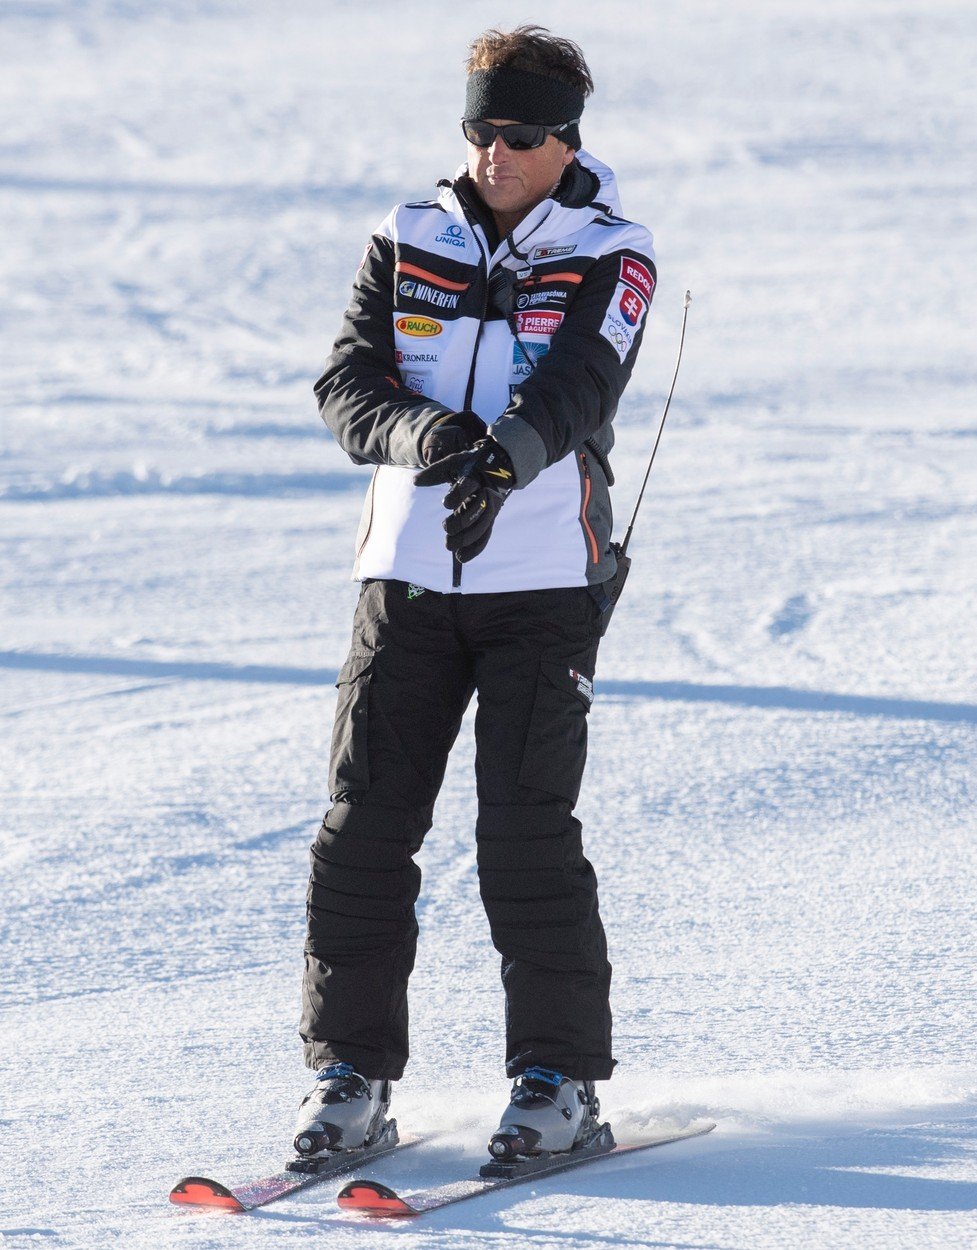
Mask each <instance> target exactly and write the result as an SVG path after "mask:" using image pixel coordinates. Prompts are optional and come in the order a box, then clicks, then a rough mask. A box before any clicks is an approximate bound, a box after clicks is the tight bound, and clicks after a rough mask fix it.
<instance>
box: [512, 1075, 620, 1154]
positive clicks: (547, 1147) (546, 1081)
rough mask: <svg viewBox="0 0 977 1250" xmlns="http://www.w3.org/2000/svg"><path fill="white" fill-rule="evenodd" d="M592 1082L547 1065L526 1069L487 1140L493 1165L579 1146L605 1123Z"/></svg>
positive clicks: (593, 1138)
mask: <svg viewBox="0 0 977 1250" xmlns="http://www.w3.org/2000/svg"><path fill="white" fill-rule="evenodd" d="M599 1115H600V1103H599V1102H598V1101H597V1096H596V1094H595V1093H594V1083H593V1081H574V1080H571V1078H570V1077H567V1076H563V1075H562V1074H561V1073H560V1072H554V1071H553V1070H552V1069H551V1068H528V1069H527V1070H526V1071H525V1072H524V1073H523V1074H522V1076H518V1077H516V1080H515V1083H514V1084H513V1086H512V1093H511V1095H510V1099H509V1105H508V1107H506V1109H505V1111H504V1112H503V1113H502V1121H501V1123H500V1124H499V1127H498V1128H497V1129H496V1131H495V1132H494V1133H493V1134H492V1138H491V1140H490V1141H489V1145H488V1148H489V1154H490V1155H491V1156H492V1158H493V1159H494V1160H495V1161H496V1162H497V1163H509V1162H511V1161H512V1160H515V1159H518V1158H524V1157H527V1156H528V1157H534V1156H539V1155H548V1154H557V1153H562V1152H564V1151H568V1150H579V1149H580V1148H581V1147H583V1146H587V1145H590V1144H591V1143H592V1142H594V1141H595V1140H596V1139H597V1137H598V1136H599V1135H600V1134H601V1132H602V1130H603V1129H607V1132H608V1135H609V1134H610V1129H609V1126H607V1125H600V1124H598V1122H597V1117H598V1116H599Z"/></svg>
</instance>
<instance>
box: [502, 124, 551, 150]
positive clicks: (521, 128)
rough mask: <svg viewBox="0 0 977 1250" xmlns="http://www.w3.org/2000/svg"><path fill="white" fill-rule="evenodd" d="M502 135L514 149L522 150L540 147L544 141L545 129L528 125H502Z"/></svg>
mask: <svg viewBox="0 0 977 1250" xmlns="http://www.w3.org/2000/svg"><path fill="white" fill-rule="evenodd" d="M502 136H503V138H504V139H505V141H506V143H508V145H509V147H510V148H512V149H513V150H514V151H516V152H524V151H526V149H527V148H538V147H541V146H542V144H543V143H545V142H546V129H545V127H543V126H530V125H515V126H503V127H502Z"/></svg>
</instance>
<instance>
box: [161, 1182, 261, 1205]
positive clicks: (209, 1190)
mask: <svg viewBox="0 0 977 1250" xmlns="http://www.w3.org/2000/svg"><path fill="white" fill-rule="evenodd" d="M170 1202H176V1203H180V1204H182V1205H184V1206H188V1207H220V1208H221V1210H223V1211H243V1210H244V1209H245V1208H244V1207H243V1206H241V1204H240V1202H238V1200H237V1199H236V1198H235V1197H234V1195H233V1194H232V1193H231V1191H230V1190H229V1189H228V1188H226V1186H224V1185H221V1184H220V1182H219V1181H210V1180H208V1179H207V1178H206V1177H205V1176H185V1177H184V1178H183V1180H182V1181H177V1183H176V1184H175V1185H174V1186H173V1188H172V1189H171V1190H170Z"/></svg>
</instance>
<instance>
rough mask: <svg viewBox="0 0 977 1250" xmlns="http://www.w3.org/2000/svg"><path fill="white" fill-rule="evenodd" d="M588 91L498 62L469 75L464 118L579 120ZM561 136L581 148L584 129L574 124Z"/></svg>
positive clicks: (549, 123)
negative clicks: (491, 67)
mask: <svg viewBox="0 0 977 1250" xmlns="http://www.w3.org/2000/svg"><path fill="white" fill-rule="evenodd" d="M583 106H584V94H583V92H582V91H580V90H578V89H577V88H576V87H571V86H570V84H569V83H565V82H560V80H559V79H558V78H549V77H547V76H546V75H545V74H535V73H533V71H532V70H528V69H512V68H511V67H510V66H508V65H496V66H495V67H494V68H493V69H477V70H475V72H474V73H472V74H469V75H468V85H467V88H466V91H465V115H464V119H463V120H464V121H478V120H479V119H480V118H483V117H500V118H502V117H506V118H511V119H512V120H513V121H514V122H542V124H543V125H545V126H553V125H555V124H556V123H557V122H572V121H576V120H577V119H578V118H579V117H580V115H581V113H583ZM560 139H561V141H562V142H563V143H568V144H569V145H570V147H572V148H579V147H580V131H579V129H578V127H576V126H571V127H570V129H569V130H567V131H565V132H564V133H563V134H562V135H561V136H560Z"/></svg>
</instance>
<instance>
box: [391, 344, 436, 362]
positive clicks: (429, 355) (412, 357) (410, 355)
mask: <svg viewBox="0 0 977 1250" xmlns="http://www.w3.org/2000/svg"><path fill="white" fill-rule="evenodd" d="M395 354H396V357H397V364H398V365H436V364H437V363H438V360H439V356H438V354H437V352H402V351H401V350H400V348H399V347H398V348H397V349H396V353H395Z"/></svg>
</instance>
